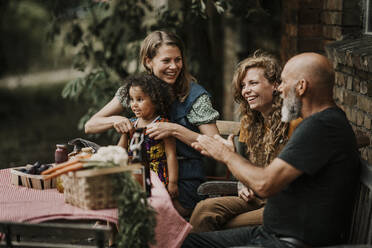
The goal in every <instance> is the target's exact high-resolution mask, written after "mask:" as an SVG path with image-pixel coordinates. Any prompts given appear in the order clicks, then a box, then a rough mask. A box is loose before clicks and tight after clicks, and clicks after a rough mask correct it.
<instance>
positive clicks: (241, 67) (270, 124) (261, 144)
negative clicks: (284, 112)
mask: <svg viewBox="0 0 372 248" xmlns="http://www.w3.org/2000/svg"><path fill="white" fill-rule="evenodd" d="M255 67H256V68H257V67H258V68H262V69H263V70H264V76H265V78H266V79H267V80H268V81H269V83H271V84H274V83H278V84H280V73H281V70H282V68H281V66H280V64H279V62H278V61H277V60H276V59H275V58H274V57H272V56H271V55H268V54H265V53H261V52H259V51H258V52H255V53H254V54H253V55H252V56H250V57H248V58H246V59H244V60H243V61H241V62H240V63H239V64H238V66H237V69H236V70H235V73H234V77H233V81H232V84H233V88H234V89H233V92H234V100H235V102H237V103H239V104H240V115H241V136H240V138H241V139H240V140H241V141H243V142H244V143H245V144H246V146H247V151H246V152H247V154H248V155H249V159H250V160H251V162H252V163H254V164H257V165H260V166H266V165H268V164H270V162H271V161H272V160H273V159H274V158H275V157H276V156H277V155H278V153H279V151H280V150H281V148H282V147H283V145H284V144H285V143H286V142H287V141H288V128H289V125H288V123H283V122H281V107H282V99H281V98H280V96H279V94H278V93H277V92H276V91H274V92H273V103H272V110H271V113H270V114H269V117H268V118H266V119H265V118H264V117H263V115H262V114H261V112H259V111H256V110H253V109H251V108H250V107H249V104H248V102H247V100H246V99H245V98H244V97H243V96H242V84H241V82H242V81H243V79H244V77H245V76H246V74H247V71H248V69H250V68H255Z"/></svg>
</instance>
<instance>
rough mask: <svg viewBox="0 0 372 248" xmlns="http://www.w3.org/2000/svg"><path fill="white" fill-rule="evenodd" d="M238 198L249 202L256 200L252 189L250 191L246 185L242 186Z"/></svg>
mask: <svg viewBox="0 0 372 248" xmlns="http://www.w3.org/2000/svg"><path fill="white" fill-rule="evenodd" d="M238 196H239V197H240V198H242V199H243V200H244V201H246V202H249V201H251V200H253V199H254V198H255V195H254V192H253V190H251V189H248V188H247V187H245V186H244V185H242V186H241V187H240V188H239V189H238Z"/></svg>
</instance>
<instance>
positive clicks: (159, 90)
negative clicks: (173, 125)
mask: <svg viewBox="0 0 372 248" xmlns="http://www.w3.org/2000/svg"><path fill="white" fill-rule="evenodd" d="M135 86H138V87H140V88H141V89H142V91H143V93H145V94H146V95H148V96H149V97H150V99H151V101H152V103H153V104H154V105H155V108H156V110H155V113H157V114H158V115H162V116H165V117H169V112H170V107H171V105H172V103H173V101H174V100H175V96H174V93H173V91H172V87H171V85H170V84H167V83H166V82H164V81H163V80H161V79H159V78H158V77H156V76H154V75H151V74H145V73H144V74H137V75H132V76H129V77H127V78H126V80H125V81H124V86H123V88H124V89H123V93H124V94H123V95H124V98H125V102H126V104H127V105H128V106H129V105H130V96H129V90H130V88H131V87H135Z"/></svg>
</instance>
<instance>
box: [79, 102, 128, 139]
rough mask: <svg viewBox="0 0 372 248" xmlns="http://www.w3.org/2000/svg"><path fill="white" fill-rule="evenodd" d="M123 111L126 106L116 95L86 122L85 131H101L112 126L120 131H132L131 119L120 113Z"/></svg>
mask: <svg viewBox="0 0 372 248" xmlns="http://www.w3.org/2000/svg"><path fill="white" fill-rule="evenodd" d="M123 111H124V107H123V106H122V105H121V103H120V101H119V100H118V99H117V98H116V97H114V98H113V99H112V100H111V101H110V102H109V103H107V104H106V105H105V106H104V107H103V108H102V109H101V110H100V111H98V112H97V113H96V114H94V115H93V116H92V117H91V118H90V119H89V120H88V121H87V123H85V133H101V132H103V131H106V130H108V129H110V128H115V130H116V131H117V132H118V133H127V132H132V131H133V125H132V123H131V122H130V121H129V119H128V118H126V117H124V116H121V115H119V114H120V113H122V112H123Z"/></svg>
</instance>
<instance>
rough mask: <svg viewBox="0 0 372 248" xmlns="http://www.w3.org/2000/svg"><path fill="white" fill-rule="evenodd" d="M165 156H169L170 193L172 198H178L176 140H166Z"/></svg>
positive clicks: (170, 138)
mask: <svg viewBox="0 0 372 248" xmlns="http://www.w3.org/2000/svg"><path fill="white" fill-rule="evenodd" d="M164 148H165V154H166V155H167V166H168V175H169V183H168V192H169V195H170V196H171V198H176V197H177V196H178V185H177V183H178V162H177V155H176V141H175V139H174V138H172V137H169V138H165V139H164Z"/></svg>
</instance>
